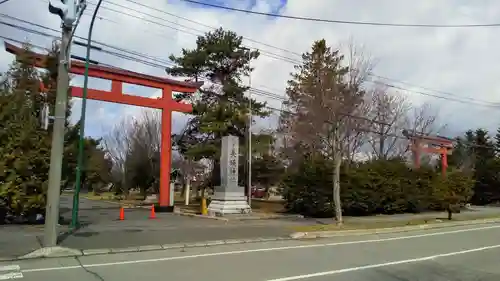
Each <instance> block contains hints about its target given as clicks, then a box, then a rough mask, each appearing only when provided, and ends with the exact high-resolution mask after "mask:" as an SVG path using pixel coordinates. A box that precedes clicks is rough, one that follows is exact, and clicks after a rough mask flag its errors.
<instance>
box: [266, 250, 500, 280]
mask: <svg viewBox="0 0 500 281" xmlns="http://www.w3.org/2000/svg"><path fill="white" fill-rule="evenodd" d="M497 248H500V245H493V246H487V247H481V248H476V249H470V250H464V251H458V252H451V253H446V254H439V255H434V256H427V257H421V258H414V259H408V260H399V261H391V262H386V263H378V264H369V265H364V266H356V267H350V268H343V269H337V270H331V271H324V272H317V273H311V274H304V275H297V276H290V277H284V278H277V279H269V280H267V281H293V280H300V279H308V278H313V277H320V276H326V275H334V274H340V273H347V272H353V271H360V270H366V269H372V268H379V267H386V266H391V265H398V264H407V263H415V262H423V261H429V260H433V259H437V258H444V257H451V256H457V255H462V254H468V253H474V252H480V251H486V250H491V249H497Z"/></svg>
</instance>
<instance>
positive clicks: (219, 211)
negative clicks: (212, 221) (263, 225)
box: [208, 198, 252, 216]
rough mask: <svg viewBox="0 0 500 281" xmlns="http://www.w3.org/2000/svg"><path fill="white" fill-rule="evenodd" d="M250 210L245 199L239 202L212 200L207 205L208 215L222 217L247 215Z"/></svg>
mask: <svg viewBox="0 0 500 281" xmlns="http://www.w3.org/2000/svg"><path fill="white" fill-rule="evenodd" d="M251 212H252V209H251V208H250V206H249V205H248V202H247V201H246V200H245V198H241V199H239V200H223V199H213V200H212V201H211V202H210V205H208V215H210V216H224V215H229V214H249V213H251Z"/></svg>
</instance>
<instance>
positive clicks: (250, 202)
mask: <svg viewBox="0 0 500 281" xmlns="http://www.w3.org/2000/svg"><path fill="white" fill-rule="evenodd" d="M249 54H250V53H249ZM250 59H251V57H250V55H249V59H248V63H249V64H250ZM248 87H249V88H250V89H249V90H250V91H248V99H249V106H248V108H249V119H250V120H249V122H248V123H249V124H248V205H249V206H250V207H251V206H252V121H253V118H252V92H251V91H252V72H251V71H250V72H249V74H248Z"/></svg>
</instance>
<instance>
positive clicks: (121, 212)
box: [120, 207, 125, 221]
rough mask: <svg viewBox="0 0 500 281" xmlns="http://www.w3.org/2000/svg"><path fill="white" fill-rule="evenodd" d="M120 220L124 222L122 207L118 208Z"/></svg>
mask: <svg viewBox="0 0 500 281" xmlns="http://www.w3.org/2000/svg"><path fill="white" fill-rule="evenodd" d="M120 220H121V221H123V220H125V209H123V207H120Z"/></svg>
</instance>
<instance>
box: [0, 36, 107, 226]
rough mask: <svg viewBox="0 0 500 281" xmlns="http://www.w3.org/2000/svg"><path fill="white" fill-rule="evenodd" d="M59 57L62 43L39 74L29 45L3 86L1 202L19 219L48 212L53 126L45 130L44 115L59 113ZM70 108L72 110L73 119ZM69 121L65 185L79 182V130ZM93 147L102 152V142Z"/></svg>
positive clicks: (0, 99) (0, 90)
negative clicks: (76, 176) (46, 107)
mask: <svg viewBox="0 0 500 281" xmlns="http://www.w3.org/2000/svg"><path fill="white" fill-rule="evenodd" d="M57 53H58V45H57V43H54V45H53V48H52V50H51V51H50V52H49V54H48V56H47V60H46V62H47V69H46V71H43V72H39V71H38V70H37V69H36V68H35V61H34V57H33V55H32V54H33V53H32V51H31V49H30V46H29V44H25V45H24V46H23V52H22V53H21V54H20V55H19V56H18V58H17V59H16V60H15V61H14V62H13V63H12V64H11V66H10V69H9V71H8V72H7V73H6V74H5V76H4V77H5V80H4V81H3V82H2V87H0V124H2V127H1V128H0V203H2V202H3V204H5V205H6V207H7V208H8V210H9V211H11V212H12V213H13V214H15V215H19V214H23V213H24V214H28V215H29V214H33V213H42V214H43V213H44V208H45V195H46V190H47V187H48V186H47V185H48V175H49V167H50V148H51V138H52V126H49V128H48V130H44V129H42V126H41V111H42V108H43V106H44V104H47V105H49V110H50V112H53V108H54V105H55V94H56V78H57V59H56V58H57ZM40 81H42V82H43V86H44V87H43V88H44V89H43V90H44V92H43V93H42V87H41V84H40ZM68 95H69V93H68ZM70 110H71V108H70V107H68V111H67V118H68V119H69V115H70ZM68 119H67V120H66V139H65V155H64V158H63V159H64V165H63V174H62V181H63V185H64V184H65V183H68V182H72V181H73V182H74V174H75V167H74V166H72V165H71V163H76V155H77V154H76V152H77V141H78V126H71V125H70V124H69V121H68ZM88 143H89V148H90V147H92V148H94V149H97V150H99V149H98V148H97V146H98V144H99V143H98V142H95V141H89V142H88ZM101 155H102V157H104V154H101ZM87 156H88V157H89V155H87ZM88 157H87V158H88ZM0 220H1V218H0Z"/></svg>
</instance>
